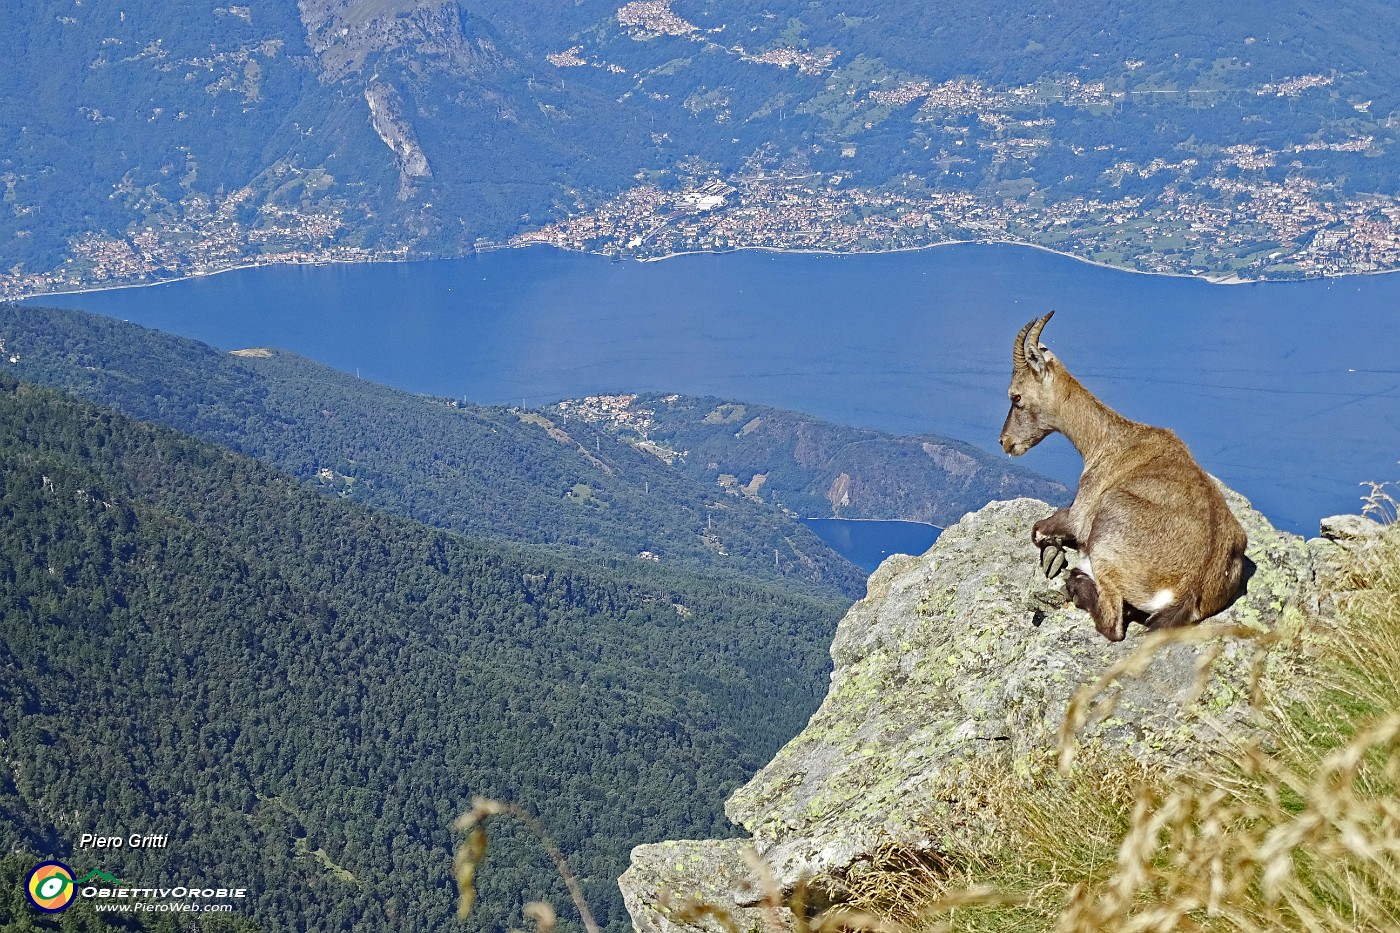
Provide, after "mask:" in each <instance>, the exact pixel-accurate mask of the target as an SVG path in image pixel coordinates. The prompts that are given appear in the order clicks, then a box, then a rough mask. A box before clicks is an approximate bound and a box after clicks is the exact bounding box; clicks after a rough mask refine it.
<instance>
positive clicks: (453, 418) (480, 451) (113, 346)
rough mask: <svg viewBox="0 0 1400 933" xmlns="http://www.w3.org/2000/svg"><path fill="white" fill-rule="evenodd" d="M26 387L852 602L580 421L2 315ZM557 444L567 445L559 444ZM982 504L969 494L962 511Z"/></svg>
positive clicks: (79, 316)
mask: <svg viewBox="0 0 1400 933" xmlns="http://www.w3.org/2000/svg"><path fill="white" fill-rule="evenodd" d="M0 341H3V344H4V346H5V347H7V348H8V349H7V350H6V353H7V354H10V355H14V356H17V357H18V359H17V360H16V361H15V362H13V363H9V364H0V365H8V366H10V367H11V370H10V371H11V372H13V373H14V374H16V375H18V376H19V377H20V378H23V379H27V380H30V381H33V382H38V383H41V384H45V385H51V386H55V387H58V388H62V389H66V390H69V391H72V392H75V393H77V394H79V395H81V396H83V397H85V398H88V399H91V400H93V401H97V402H101V403H103V404H109V405H113V406H115V407H117V408H119V409H121V410H123V411H125V412H127V413H128V414H130V415H133V416H134V417H137V418H141V419H144V420H150V421H157V422H160V423H163V424H166V425H168V426H170V427H173V428H175V429H177V430H179V431H183V432H186V433H189V434H193V435H195V436H197V437H201V438H204V439H205V440H209V441H213V442H215V443H218V444H221V445H223V446H226V447H230V448H233V449H234V450H237V451H240V452H242V453H245V454H248V455H250V456H254V457H257V458H259V459H262V460H264V461H266V462H268V463H270V464H272V465H274V466H276V467H278V468H279V469H281V470H283V471H285V472H287V473H289V474H291V475H292V476H294V477H296V478H298V479H301V480H303V481H306V482H308V483H313V484H315V485H317V486H318V487H320V488H321V489H322V490H323V491H324V492H327V493H329V494H332V495H336V496H342V497H344V498H349V499H354V500H357V501H360V502H364V503H367V504H369V505H373V506H376V507H378V508H382V509H387V510H389V511H392V512H397V513H399V514H401V515H406V516H408V517H409V518H413V519H416V520H418V521H421V522H424V523H427V524H430V525H434V526H436V527H439V528H445V529H448V530H450V531H457V532H461V533H463V534H468V535H473V536H476V537H483V538H492V539H503V540H510V541H519V542H530V543H537V544H548V545H553V546H557V547H561V548H565V547H567V548H583V549H588V550H591V551H601V552H604V553H609V554H614V555H617V556H619V557H626V558H632V559H634V560H635V559H636V558H637V555H639V554H641V553H643V552H650V553H651V554H652V555H654V556H656V557H658V558H659V559H660V561H661V562H662V563H663V564H677V565H680V566H683V567H688V568H690V569H696V570H704V571H706V572H714V573H736V574H743V575H747V576H750V577H758V578H762V579H769V580H773V581H775V582H780V583H782V584H783V585H785V586H788V587H792V588H796V589H802V590H807V591H810V592H814V593H824V594H827V595H833V594H837V593H841V594H845V595H847V596H857V595H860V594H861V593H863V592H864V585H865V576H864V574H862V573H860V572H859V571H858V570H857V569H856V568H855V567H853V566H852V565H851V564H850V563H848V562H847V561H846V560H845V559H844V558H842V557H840V556H839V555H837V554H836V553H835V552H833V551H832V550H830V549H829V548H828V547H827V546H826V545H825V544H823V543H822V542H821V541H820V540H819V539H818V538H817V537H816V535H814V534H813V533H812V532H810V531H809V530H807V529H806V528H805V527H804V526H803V525H802V524H801V523H800V522H798V521H796V520H795V519H794V518H793V516H791V515H789V514H786V513H784V512H783V511H782V510H780V509H777V508H774V507H772V506H771V505H768V504H764V503H760V502H752V501H737V500H735V499H734V498H733V497H730V496H726V495H725V494H724V492H723V491H722V490H721V489H720V488H719V487H718V486H716V485H715V484H714V480H713V478H711V479H709V480H708V481H706V482H705V483H703V484H702V483H697V482H695V481H694V480H693V478H691V477H689V476H686V475H684V474H682V473H680V472H678V471H676V470H673V469H670V468H668V467H667V466H666V465H665V464H664V463H662V462H661V461H660V460H658V459H657V458H656V457H654V456H652V455H650V454H647V453H644V452H642V451H640V450H637V449H636V448H634V447H633V446H631V445H629V444H625V443H619V442H618V440H617V438H616V437H614V436H613V435H612V434H610V433H607V432H604V431H601V430H599V429H597V428H594V427H592V426H590V425H589V424H588V423H586V422H583V421H580V420H579V419H574V420H573V421H570V422H569V423H568V424H567V425H565V424H563V422H562V419H558V418H556V419H555V421H557V422H559V423H557V424H556V423H551V422H550V421H548V420H546V419H545V418H544V417H543V415H542V413H537V412H524V411H519V410H515V409H505V408H490V407H483V406H476V405H469V404H465V403H462V402H458V401H449V400H444V399H430V398H424V397H421V396H416V395H412V394H409V393H406V392H402V391H398V390H396V389H391V388H388V387H386V386H381V385H377V384H375V383H372V382H365V381H363V380H360V379H356V378H354V377H352V376H349V375H346V374H344V373H340V372H337V371H335V370H332V369H328V368H326V367H324V366H321V365H319V364H317V363H314V362H312V361H311V360H308V359H305V358H303V357H299V356H296V355H295V354H290V353H286V352H283V351H268V352H267V353H266V354H260V355H242V356H236V355H232V354H229V353H224V352H221V351H219V350H216V349H214V348H213V347H210V346H207V345H205V344H201V343H197V342H195V341H192V340H186V339H184V338H181V337H175V336H172V335H169V334H165V333H162V332H160V331H155V330H149V329H146V328H143V327H139V326H137V325H133V324H128V323H125V322H121V321H116V320H113V319H110V318H104V317H100V316H98V315H92V314H85V313H82V312H76V311H61V310H54V309H45V308H28V307H25V308H21V307H17V306H14V305H4V304H0ZM566 431H567V433H566ZM984 501H985V499H980V500H977V499H973V498H964V499H963V506H964V511H965V510H966V509H971V508H977V507H979V506H980V505H982V504H983V502H984Z"/></svg>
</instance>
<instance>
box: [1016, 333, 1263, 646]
mask: <svg viewBox="0 0 1400 933" xmlns="http://www.w3.org/2000/svg"><path fill="white" fill-rule="evenodd" d="M1051 314H1054V312H1053V311H1052V312H1050V314H1047V315H1045V317H1043V318H1041V319H1040V320H1039V321H1032V322H1031V323H1030V324H1027V325H1026V326H1025V327H1024V328H1022V329H1021V333H1020V335H1018V337H1017V342H1016V347H1015V352H1014V354H1013V358H1014V361H1015V368H1014V369H1013V371H1012V374H1011V386H1010V388H1009V389H1008V390H1007V394H1008V395H1009V396H1010V398H1011V401H1012V405H1011V411H1010V412H1009V413H1008V414H1007V416H1006V424H1005V425H1004V426H1003V427H1002V431H1001V446H1002V449H1003V450H1005V451H1006V452H1007V453H1009V454H1012V455H1013V456H1020V455H1021V454H1023V453H1025V452H1026V451H1027V450H1030V449H1031V448H1032V447H1034V446H1035V445H1036V444H1038V443H1039V442H1040V441H1041V440H1042V439H1044V438H1045V437H1047V436H1048V435H1050V434H1052V433H1054V432H1055V431H1059V432H1060V433H1062V434H1064V435H1065V437H1067V438H1069V441H1070V443H1072V444H1074V446H1075V449H1076V450H1078V451H1079V453H1080V455H1081V456H1082V457H1083V458H1084V472H1083V474H1081V475H1080V477H1079V489H1078V491H1077V492H1076V493H1075V497H1074V502H1073V504H1071V505H1070V506H1069V508H1067V509H1060V510H1059V511H1058V512H1056V513H1054V514H1053V515H1051V516H1049V517H1048V518H1044V519H1041V520H1040V521H1038V522H1036V523H1035V525H1034V527H1033V528H1032V529H1031V540H1032V541H1033V542H1034V543H1035V544H1036V546H1037V547H1039V548H1040V549H1041V554H1042V561H1041V564H1042V567H1044V568H1045V571H1046V573H1047V575H1049V576H1055V575H1056V574H1057V573H1058V572H1059V568H1061V567H1063V556H1062V550H1063V549H1065V548H1069V549H1072V550H1078V551H1079V552H1080V554H1081V555H1083V556H1084V557H1086V558H1088V559H1089V567H1090V573H1089V574H1086V573H1084V572H1082V571H1079V570H1074V571H1071V572H1070V575H1069V578H1068V579H1067V581H1066V590H1067V592H1068V593H1069V596H1070V599H1071V600H1072V601H1073V602H1074V604H1075V605H1077V606H1079V608H1081V609H1083V610H1085V611H1086V612H1088V613H1089V614H1090V615H1091V616H1093V619H1094V626H1095V627H1096V628H1097V629H1098V630H1099V632H1100V634H1102V635H1103V636H1104V637H1105V638H1107V639H1108V640H1109V641H1121V640H1122V639H1123V636H1124V634H1125V633H1126V629H1127V623H1128V622H1129V621H1134V620H1136V621H1142V622H1143V623H1144V624H1146V625H1147V626H1148V628H1153V629H1158V628H1176V627H1179V626H1185V625H1194V624H1196V623H1197V622H1200V621H1201V620H1202V619H1208V618H1210V617H1211V616H1213V615H1215V614H1216V613H1218V612H1222V611H1224V610H1225V609H1226V608H1228V607H1229V606H1230V604H1231V603H1233V602H1234V601H1235V599H1236V598H1237V597H1238V596H1239V594H1240V591H1241V586H1242V583H1243V580H1244V561H1245V557H1244V551H1245V544H1246V541H1245V533H1244V529H1243V528H1241V527H1240V523H1239V522H1238V521H1237V520H1236V519H1235V517H1234V515H1232V514H1231V513H1230V509H1229V507H1228V506H1227V505H1226V504H1225V497H1224V496H1223V495H1222V494H1221V492H1220V490H1219V489H1218V488H1217V487H1216V485H1215V483H1214V481H1213V480H1212V479H1211V478H1210V477H1209V476H1207V475H1206V472H1205V471H1204V470H1202V469H1201V467H1200V466H1199V465H1198V464H1197V463H1196V460H1195V458H1193V457H1192V456H1191V451H1190V450H1188V449H1187V447H1186V445H1185V444H1184V443H1183V442H1182V440H1181V438H1179V437H1177V436H1176V434H1174V433H1173V432H1171V431H1168V430H1166V429H1164V428H1154V427H1151V426H1150V425H1146V424H1138V423H1137V422H1135V421H1129V420H1128V419H1127V418H1124V417H1123V416H1122V415H1120V414H1118V413H1117V412H1115V411H1114V410H1113V409H1111V408H1109V407H1108V406H1107V405H1105V404H1103V403H1102V402H1100V401H1099V400H1098V399H1097V398H1095V397H1094V396H1093V394H1092V393H1091V392H1090V391H1089V390H1088V389H1086V388H1084V386H1082V385H1081V384H1080V383H1079V381H1078V380H1076V379H1075V378H1074V377H1073V376H1071V375H1070V374H1069V371H1068V370H1066V369H1065V368H1064V366H1063V364H1061V363H1060V361H1059V360H1058V359H1057V358H1056V357H1055V355H1054V354H1053V353H1051V352H1050V351H1049V350H1047V349H1045V347H1043V346H1040V344H1039V337H1040V330H1041V328H1043V327H1044V326H1045V323H1046V322H1047V321H1049V320H1050V315H1051ZM1081 566H1082V565H1081ZM1164 591H1170V592H1171V593H1172V598H1171V600H1170V601H1169V602H1167V603H1166V604H1165V605H1162V606H1154V600H1157V599H1158V598H1159V597H1160V594H1162V593H1163V592H1164ZM1147 607H1150V608H1147Z"/></svg>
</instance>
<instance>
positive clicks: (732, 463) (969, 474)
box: [551, 393, 1069, 527]
mask: <svg viewBox="0 0 1400 933" xmlns="http://www.w3.org/2000/svg"><path fill="white" fill-rule="evenodd" d="M551 410H552V411H554V412H558V413H560V414H561V415H562V414H565V413H567V414H569V415H571V416H572V417H574V418H575V419H576V420H577V419H582V420H585V421H589V422H591V423H594V424H598V425H600V426H603V427H605V428H607V429H608V430H610V431H612V432H613V433H614V434H616V435H617V436H619V437H621V438H623V439H624V440H626V441H627V442H628V443H631V444H634V445H636V446H637V447H639V448H641V449H644V450H651V451H654V452H655V453H656V454H657V455H658V456H660V457H663V458H664V459H666V460H667V461H668V462H669V463H671V464H672V465H673V466H674V467H675V468H676V469H677V470H679V471H680V472H682V473H684V474H686V475H687V476H691V477H694V478H695V479H696V480H697V481H699V482H702V483H705V484H707V485H709V484H717V485H719V486H720V487H721V488H722V489H724V490H725V491H726V492H728V493H730V495H731V496H732V497H734V498H735V499H738V500H744V499H747V500H751V501H761V502H772V503H774V504H777V505H780V506H782V507H783V508H786V509H791V510H792V511H794V512H797V513H798V514H800V515H803V516H805V517H807V518H825V517H835V518H867V519H899V520H903V521H913V522H929V523H931V524H935V525H939V526H940V527H942V526H944V525H949V524H952V523H953V522H955V521H957V520H958V519H959V518H961V517H962V516H963V515H964V514H966V513H967V512H970V511H975V510H976V509H979V508H981V507H982V506H983V505H984V504H985V503H987V502H990V501H991V500H993V499H1015V498H1019V497H1022V496H1029V497H1032V498H1038V499H1044V500H1046V501H1048V502H1051V503H1054V504H1057V505H1058V504H1064V503H1066V502H1068V500H1069V490H1068V489H1067V488H1065V486H1064V484H1063V483H1060V482H1057V481H1055V480H1052V479H1048V478H1047V477H1044V476H1041V475H1039V474H1037V473H1033V472H1031V471H1030V470H1027V469H1025V468H1024V467H1021V466H1018V465H1017V464H1014V463H1009V462H1007V460H1006V459H1005V458H1004V457H997V456H994V455H992V454H989V453H988V452H987V451H985V450H981V449H979V448H977V447H974V446H972V445H971V444H967V443H964V442H962V441H956V440H953V439H952V438H948V437H943V436H942V435H938V434H914V435H908V436H900V435H894V434H885V433H883V432H880V431H872V430H869V429H867V428H853V427H848V426H846V425H840V424H833V423H831V422H829V421H822V420H821V419H819V418H813V417H812V416H810V415H804V414H802V413H800V412H795V411H785V410H784V409H781V408H773V407H771V406H768V405H754V404H749V403H745V402H735V401H725V400H723V399H718V398H708V397H697V396H683V395H659V394H656V393H650V394H645V395H623V396H607V397H595V398H588V399H570V400H567V401H564V402H560V403H559V404H558V405H556V406H554V407H553V408H552V409H551Z"/></svg>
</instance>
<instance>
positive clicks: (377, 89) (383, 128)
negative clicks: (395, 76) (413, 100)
mask: <svg viewBox="0 0 1400 933" xmlns="http://www.w3.org/2000/svg"><path fill="white" fill-rule="evenodd" d="M365 103H367V104H368V105H369V119H370V123H371V124H372V125H373V126H374V131H375V132H376V133H378V134H379V138H380V139H382V140H384V145H386V146H388V147H389V148H390V149H391V150H393V153H394V155H395V156H396V157H397V158H398V160H399V188H400V200H402V199H403V192H404V189H405V188H406V187H407V186H408V184H409V181H410V180H411V179H414V178H428V177H431V176H432V174H433V173H432V169H431V168H429V166H428V157H427V156H426V155H424V154H423V149H422V147H420V146H419V145H418V136H417V134H416V133H414V132H413V126H412V124H410V123H409V122H408V120H407V119H405V118H404V116H403V105H402V102H401V101H400V100H399V95H398V92H396V91H395V90H394V88H393V87H392V86H391V85H388V84H379V83H375V84H371V85H370V86H369V87H367V88H365Z"/></svg>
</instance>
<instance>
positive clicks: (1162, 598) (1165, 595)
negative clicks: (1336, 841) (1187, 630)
mask: <svg viewBox="0 0 1400 933" xmlns="http://www.w3.org/2000/svg"><path fill="white" fill-rule="evenodd" d="M1174 599H1176V594H1175V593H1173V592H1172V591H1171V590H1158V591H1157V592H1156V593H1154V594H1153V595H1152V598H1151V599H1149V600H1148V601H1147V602H1145V603H1143V604H1142V605H1141V606H1138V608H1139V609H1141V610H1142V611H1143V612H1156V611H1157V610H1158V609H1165V608H1167V607H1168V606H1170V605H1171V604H1172V600H1174Z"/></svg>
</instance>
